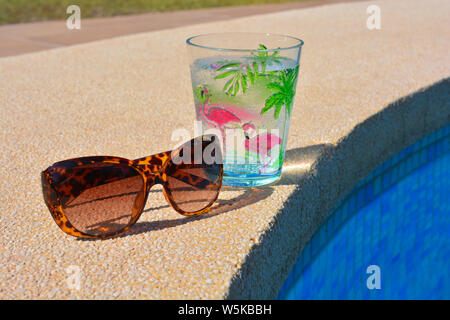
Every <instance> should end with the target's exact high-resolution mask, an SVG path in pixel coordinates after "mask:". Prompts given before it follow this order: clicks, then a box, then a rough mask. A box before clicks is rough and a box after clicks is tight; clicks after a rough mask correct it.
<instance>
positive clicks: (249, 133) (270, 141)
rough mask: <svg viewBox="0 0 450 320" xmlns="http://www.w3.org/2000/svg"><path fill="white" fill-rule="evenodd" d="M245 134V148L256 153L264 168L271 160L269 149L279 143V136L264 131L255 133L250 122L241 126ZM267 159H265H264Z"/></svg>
mask: <svg viewBox="0 0 450 320" xmlns="http://www.w3.org/2000/svg"><path fill="white" fill-rule="evenodd" d="M242 129H243V130H244V134H245V138H246V139H245V150H247V151H250V152H254V153H257V154H258V155H259V156H260V157H261V160H262V163H263V167H262V169H261V170H260V171H262V170H264V169H265V168H266V167H267V166H268V165H270V164H271V162H272V161H273V160H272V158H271V156H270V150H272V149H273V148H275V147H276V146H278V145H281V138H280V137H279V136H277V135H275V134H272V133H268V132H264V133H261V134H258V135H257V134H256V128H255V126H254V125H253V124H252V123H251V122H247V123H245V124H244V125H243V126H242ZM266 159H267V160H266Z"/></svg>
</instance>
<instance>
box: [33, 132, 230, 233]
mask: <svg viewBox="0 0 450 320" xmlns="http://www.w3.org/2000/svg"><path fill="white" fill-rule="evenodd" d="M222 177H223V165H222V153H221V148H220V142H219V138H218V137H217V136H216V135H204V136H200V137H197V138H195V139H192V140H191V141H189V142H187V143H185V144H183V145H181V146H180V147H179V148H177V149H175V150H172V151H167V152H162V153H159V154H155V155H152V156H149V157H145V158H140V159H136V160H128V159H125V158H119V157H110V156H93V157H82V158H75V159H69V160H64V161H60V162H57V163H55V164H53V165H52V166H50V167H48V168H47V170H45V171H43V172H42V174H41V178H42V191H43V194H44V200H45V203H46V204H47V207H48V209H49V210H50V213H51V214H52V217H53V219H54V220H55V222H56V224H57V225H58V226H59V227H60V228H61V229H62V230H63V231H64V232H65V233H67V234H69V235H72V236H75V237H81V238H108V237H111V236H115V235H118V234H120V233H122V232H124V231H125V230H127V229H129V228H130V227H131V226H132V225H133V224H134V223H136V221H137V220H138V219H139V217H140V215H141V214H142V211H143V210H144V207H145V203H146V201H147V197H148V194H149V191H150V189H151V187H152V186H154V185H155V184H161V185H162V186H163V193H164V196H165V197H166V200H167V201H168V202H169V204H170V205H171V206H172V208H174V209H175V210H176V211H177V212H178V213H180V214H182V215H200V214H203V213H205V212H206V211H208V209H209V208H210V207H211V206H212V204H213V203H214V202H215V201H216V199H217V197H218V195H219V192H220V188H221V186H222Z"/></svg>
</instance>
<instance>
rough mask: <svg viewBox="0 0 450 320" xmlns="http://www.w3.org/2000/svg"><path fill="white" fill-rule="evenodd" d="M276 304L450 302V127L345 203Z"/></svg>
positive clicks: (384, 168) (391, 163)
mask: <svg viewBox="0 0 450 320" xmlns="http://www.w3.org/2000/svg"><path fill="white" fill-rule="evenodd" d="M370 266H375V267H370ZM368 268H369V269H368ZM369 288H370V289H369ZM278 299H450V125H447V126H446V127H444V128H442V129H440V130H438V131H436V132H434V133H433V134H431V135H429V136H427V137H425V138H423V139H421V140H420V141H418V142H416V143H415V144H413V145H411V146H409V147H408V148H406V149H404V150H403V151H401V152H400V153H398V154H397V155H395V156H394V157H393V158H391V159H390V160H388V161H387V162H385V163H384V164H383V165H381V166H380V167H378V168H377V169H376V170H375V171H374V172H372V173H371V174H370V175H369V176H368V177H367V178H366V179H364V181H362V182H361V183H359V184H358V185H357V186H356V187H355V188H354V189H353V191H352V192H351V193H350V194H349V195H348V196H347V197H345V198H344V199H343V200H342V201H341V203H340V204H339V205H338V206H337V207H336V208H335V209H334V210H333V212H331V213H330V215H329V217H328V219H327V221H326V222H325V223H324V224H323V225H322V226H321V227H320V228H319V230H318V231H317V232H316V234H315V235H314V236H313V238H312V239H311V241H310V242H309V243H308V245H307V246H306V247H305V248H304V250H303V251H302V253H301V255H300V257H299V259H298V261H297V262H296V264H295V266H294V268H293V270H292V271H291V273H290V274H289V276H288V278H287V279H286V281H285V283H284V284H283V287H282V289H281V291H280V293H279V295H278Z"/></svg>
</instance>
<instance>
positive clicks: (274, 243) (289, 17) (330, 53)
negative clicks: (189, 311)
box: [0, 0, 450, 299]
mask: <svg viewBox="0 0 450 320" xmlns="http://www.w3.org/2000/svg"><path fill="white" fill-rule="evenodd" d="M371 4H377V5H379V6H380V8H381V18H382V24H381V30H373V31H370V30H368V29H367V28H366V19H367V17H368V14H367V13H366V8H367V7H368V6H369V5H371ZM448 12H450V2H448V1H445V0H433V1H419V0H413V1H411V0H409V1H406V0H401V1H370V2H356V3H344V4H337V5H331V6H323V7H315V8H309V9H303V10H293V11H286V12H279V13H274V14H267V15H260V16H253V17H247V18H242V19H236V20H229V21H224V22H218V23H208V24H201V25H193V26H188V27H183V28H177V29H171V30H165V31H156V32H150V33H144V34H138V35H133V36H127V37H122V38H116V39H110V40H104V41H98V42H92V43H88V44H83V45H77V46H72V47H68V48H61V49H55V50H49V51H42V52H39V53H33V54H26V55H22V56H17V57H8V58H1V59H0V106H1V111H2V116H1V117H0V125H1V129H2V130H1V131H0V137H1V140H0V141H1V143H2V153H1V155H0V162H1V170H0V186H1V193H0V197H1V198H0V200H1V201H0V208H1V213H2V214H1V215H0V227H1V235H0V283H1V286H0V298H2V299H11V298H106V299H108V298H150V299H152V298H154V299H172V298H180V299H185V298H193V299H197V298H202V299H210V298H274V297H276V295H277V293H278V291H279V289H280V288H281V285H282V283H283V281H284V279H285V277H286V276H287V275H288V273H289V271H290V270H291V268H292V266H293V264H294V262H295V261H296V259H297V257H298V256H299V253H300V251H301V250H302V248H303V247H304V246H305V244H306V243H307V242H308V240H309V239H310V238H311V236H312V234H313V233H314V231H315V230H317V227H318V226H319V225H320V224H321V223H322V222H323V221H324V218H325V217H326V215H327V213H328V212H329V211H330V210H331V209H332V208H333V206H334V205H335V204H336V203H337V202H338V201H339V199H340V198H342V196H344V195H345V194H346V193H347V192H348V191H349V190H350V189H351V188H352V187H353V186H354V185H355V184H356V183H357V182H358V181H359V180H360V179H362V178H364V176H365V175H367V174H368V173H370V172H371V171H372V170H373V169H374V168H375V167H376V166H377V165H378V164H380V163H381V162H382V161H383V160H385V159H388V158H389V157H390V156H391V155H393V154H394V153H396V152H397V151H399V150H400V149H402V148H403V147H405V146H406V145H408V144H410V143H412V142H414V141H415V140H417V139H418V138H420V137H421V136H423V135H425V134H426V133H428V132H431V131H433V130H434V129H437V128H439V127H442V126H443V125H445V124H447V123H449V122H450V97H449V92H450V83H449V80H448V77H449V75H450V56H449V54H448V52H450V43H449V41H448V39H449V37H450V25H449V24H448ZM223 31H256V32H273V33H281V34H289V35H293V36H297V37H300V38H301V39H303V40H304V41H305V46H304V49H303V51H302V57H301V67H300V76H299V81H298V88H297V95H296V99H295V106H294V111H293V115H292V124H291V130H290V137H289V141H288V147H287V149H288V152H287V163H286V165H285V168H284V174H283V177H282V179H281V180H280V181H279V182H278V183H276V184H274V185H271V186H267V187H262V188H257V189H244V190H242V189H238V190H233V189H226V190H224V191H223V192H222V193H221V195H220V197H219V202H218V204H217V206H216V208H215V210H213V211H212V212H211V213H209V214H207V215H205V216H202V217H197V218H185V217H182V216H180V215H178V214H177V213H176V212H175V211H173V210H172V209H170V208H169V207H168V205H167V203H166V202H165V200H164V197H163V195H162V193H161V192H160V191H156V192H153V193H151V195H150V196H149V200H148V202H147V207H146V210H145V212H144V214H143V215H142V217H141V219H140V221H139V222H138V223H137V224H136V225H135V227H134V228H132V229H131V230H130V231H129V232H128V233H126V234H125V235H124V236H123V237H119V238H114V239H109V240H103V241H82V240H77V239H75V238H73V237H70V236H66V235H65V234H64V233H62V232H61V231H60V230H59V228H58V227H57V226H56V224H55V223H54V222H53V220H52V218H51V216H50V214H49V212H48V210H47V208H46V207H45V205H44V202H43V200H42V195H41V187H40V179H39V173H40V171H41V170H43V169H45V168H46V167H47V166H48V165H50V164H52V163H53V162H56V161H58V160H62V159H66V158H70V157H76V156H83V155H94V154H109V155H117V156H123V157H127V158H137V157H141V156H145V155H149V154H153V153H156V152H158V151H163V150H167V149H168V146H172V145H173V144H174V142H172V141H171V137H170V134H171V132H172V130H173V129H175V128H182V127H186V128H187V129H191V127H192V125H191V123H193V121H194V109H193V98H192V93H191V84H190V76H189V69H188V60H187V53H186V49H185V45H184V41H185V39H186V38H187V37H188V36H190V35H193V34H199V33H205V32H223ZM158 190H160V189H158ZM69 266H76V267H79V270H80V273H81V279H80V280H81V282H80V284H81V288H80V289H79V290H77V289H71V288H70V287H69V286H68V283H67V282H66V281H67V280H68V279H69V280H70V277H71V275H70V274H69V273H68V272H67V268H68V267H69Z"/></svg>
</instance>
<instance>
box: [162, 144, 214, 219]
mask: <svg viewBox="0 0 450 320" xmlns="http://www.w3.org/2000/svg"><path fill="white" fill-rule="evenodd" d="M205 139H206V140H204V141H202V138H201V137H200V138H197V139H194V140H191V141H190V142H188V143H186V144H184V145H183V146H181V147H180V148H179V153H178V155H179V157H178V159H177V160H178V161H175V159H173V162H172V163H170V165H169V167H168V168H167V170H166V174H167V184H166V186H165V187H166V191H167V193H168V195H169V197H171V198H172V200H173V202H174V204H175V206H176V207H178V209H179V210H181V211H183V212H185V213H194V212H197V211H201V210H203V209H205V208H206V207H208V206H209V205H210V204H211V203H212V202H213V201H215V199H216V198H217V194H218V193H219V190H220V187H221V185H222V153H221V150H220V144H219V143H218V142H217V137H216V136H212V137H211V136H206V137H205ZM196 144H197V145H196ZM199 150H200V151H199ZM199 152H200V153H199ZM195 153H196V154H195ZM189 154H190V157H189V156H187V155H189ZM180 160H181V163H180ZM194 160H195V161H194Z"/></svg>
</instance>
